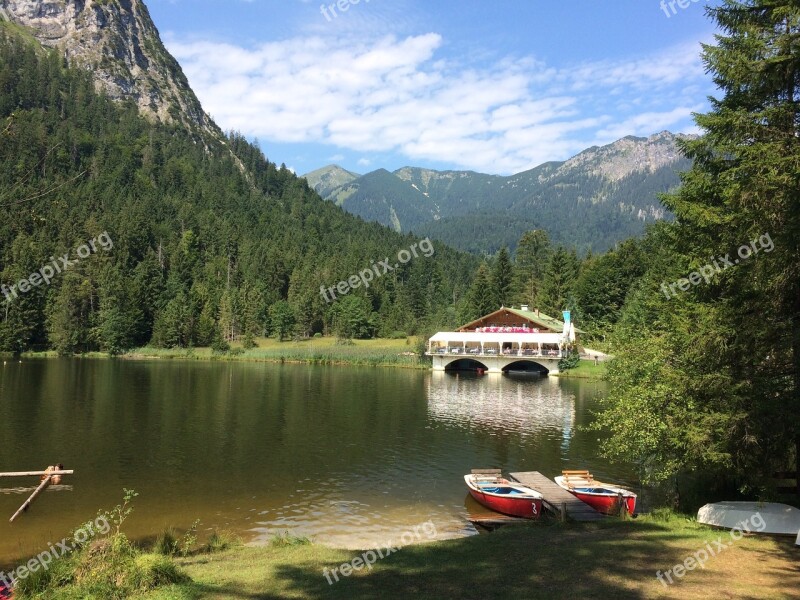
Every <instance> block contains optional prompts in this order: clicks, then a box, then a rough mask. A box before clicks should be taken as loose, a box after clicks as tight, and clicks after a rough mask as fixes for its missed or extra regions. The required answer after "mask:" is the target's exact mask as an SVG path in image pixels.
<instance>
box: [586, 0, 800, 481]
mask: <svg viewBox="0 0 800 600" xmlns="http://www.w3.org/2000/svg"><path fill="white" fill-rule="evenodd" d="M709 13H710V15H711V16H713V17H714V19H715V20H716V22H717V24H718V25H719V27H720V29H721V31H722V32H723V33H722V34H720V35H719V36H717V44H716V45H715V46H704V49H703V60H704V62H705V65H706V68H707V70H708V71H709V72H710V73H712V74H713V77H714V81H715V83H716V84H717V85H718V87H719V88H720V89H721V90H722V92H723V94H724V95H723V97H722V98H721V99H715V100H713V101H712V108H711V111H710V112H709V113H707V114H703V115H699V116H698V117H697V123H698V124H699V125H700V127H701V128H702V129H703V130H704V135H703V137H701V138H700V139H698V140H696V141H689V142H687V143H685V144H684V149H685V152H686V154H687V155H688V156H689V157H690V158H692V159H693V161H694V166H693V168H692V169H691V170H690V171H689V172H688V173H687V174H686V175H685V176H684V178H683V179H684V183H683V186H682V187H681V188H680V190H679V191H678V192H676V193H675V194H672V195H669V196H667V197H665V198H664V203H665V204H666V205H667V206H668V207H669V208H670V209H672V210H673V211H674V213H675V214H676V216H677V222H676V224H675V225H673V226H671V227H669V228H667V229H662V230H658V231H657V232H656V234H657V241H658V244H657V245H654V250H655V253H656V256H655V257H654V259H653V260H654V264H653V265H652V266H651V268H650V270H649V272H648V274H647V276H646V277H645V280H644V282H643V284H642V285H641V286H640V287H639V288H638V289H637V290H636V292H635V294H634V298H633V299H632V301H631V302H629V304H630V306H628V307H626V310H625V314H623V320H622V325H623V327H622V334H623V339H622V344H621V346H620V351H619V352H615V353H616V354H617V355H618V361H619V362H618V364H617V366H616V367H615V369H614V372H613V373H612V382H613V384H614V385H612V387H611V390H612V391H611V393H610V396H609V399H608V411H607V412H606V413H605V414H604V415H603V417H602V418H601V419H600V420H599V422H598V423H599V426H604V425H605V426H611V427H612V428H613V432H614V433H613V435H612V437H611V439H610V440H609V442H608V444H607V445H606V448H607V451H608V453H609V454H610V455H617V456H620V457H622V456H624V457H625V459H626V460H630V459H631V458H634V459H636V460H640V461H642V462H643V463H647V464H648V472H649V474H650V475H651V477H652V478H665V477H668V476H670V475H673V474H675V473H677V472H679V471H681V470H685V469H703V470H704V472H706V473H710V472H720V473H721V472H722V471H723V470H724V472H725V476H726V477H730V476H731V475H732V476H733V477H735V478H736V479H737V480H738V482H739V483H740V485H741V486H742V487H743V488H749V489H754V488H755V487H757V486H758V487H761V486H765V485H768V482H769V478H770V476H771V475H772V473H773V472H774V471H777V470H790V469H791V468H792V467H793V468H795V469H796V468H797V466H798V465H797V462H798V456H799V455H800V419H798V418H797V415H798V414H800V192H799V191H798V190H800V105H798V99H799V98H798V96H800V89H798V86H799V85H800V44H798V40H800V5H798V3H797V2H796V1H795V0H746V1H734V0H725V1H724V2H723V4H722V5H721V6H719V7H717V8H712V9H709ZM719 257H724V259H722V258H719ZM724 260H728V261H729V262H730V263H731V264H730V266H726V267H725V268H724V269H723V268H718V267H719V265H720V264H725V263H724ZM734 261H738V262H734ZM701 269H702V270H703V271H702V272H703V273H705V275H706V276H705V277H703V278H701V279H699V282H697V283H696V284H695V283H693V285H691V286H689V287H687V288H686V289H683V290H681V289H676V288H675V286H674V284H673V286H672V289H670V287H669V286H668V284H669V283H670V282H671V281H672V282H674V281H676V280H677V278H678V277H687V276H688V275H689V273H690V272H698V273H699V272H701ZM681 272H682V273H681ZM659 282H660V283H659ZM653 457H657V460H653Z"/></svg>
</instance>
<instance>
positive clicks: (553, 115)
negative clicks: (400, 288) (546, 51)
mask: <svg viewBox="0 0 800 600" xmlns="http://www.w3.org/2000/svg"><path fill="white" fill-rule="evenodd" d="M362 35H363V32H362ZM167 45H168V47H169V49H170V51H171V52H172V53H173V54H174V55H175V56H176V58H177V59H178V60H179V61H180V63H181V65H182V66H183V69H184V71H185V72H186V74H187V76H188V78H189V80H190V82H191V83H192V86H193V87H194V89H195V91H196V92H197V94H198V96H199V97H200V100H201V101H202V103H203V106H204V107H205V109H206V110H207V111H208V112H209V113H211V114H213V115H214V117H215V118H216V119H217V121H218V123H219V124H220V125H221V126H222V127H223V128H224V129H236V130H240V131H243V132H244V133H245V134H247V135H248V136H258V137H259V138H260V139H261V140H262V141H271V142H316V143H323V144H330V145H332V146H336V147H339V148H342V149H348V150H351V151H354V152H360V153H400V154H402V155H404V156H405V157H407V158H408V160H409V161H410V162H412V163H413V162H414V161H423V160H424V161H437V162H440V163H448V164H452V165H455V166H458V167H462V168H470V169H476V170H480V171H485V172H491V173H515V172H519V171H522V170H524V169H528V168H531V167H533V166H536V165H538V164H540V163H542V162H544V161H546V160H552V159H558V158H567V157H569V156H571V155H572V154H574V153H576V152H578V151H580V150H582V149H584V148H585V147H587V146H589V145H592V144H598V143H608V142H611V141H613V140H615V139H617V138H619V137H623V136H625V135H631V134H635V135H645V134H649V133H654V132H656V131H660V130H661V129H667V128H680V129H683V130H685V129H687V128H688V127H689V125H690V121H689V115H690V113H691V111H693V110H698V109H700V108H701V105H700V104H698V102H697V101H698V98H703V97H704V96H705V94H704V93H702V91H701V90H704V89H706V88H707V87H708V82H707V78H706V76H705V75H704V73H703V69H702V66H701V64H700V61H699V59H698V58H697V54H698V52H697V48H695V47H694V46H689V45H684V46H679V47H675V48H671V49H670V50H669V51H667V52H664V53H663V54H659V55H657V56H652V57H644V58H641V57H640V58H635V59H631V60H619V61H595V62H589V63H581V64H576V65H573V66H570V67H566V68H554V67H553V66H550V65H547V64H543V63H541V62H539V61H536V60H535V59H534V58H532V57H523V58H517V59H515V58H504V59H502V60H499V61H496V62H495V63H493V64H486V65H485V66H484V67H483V68H480V69H479V68H476V67H475V66H474V64H471V65H470V66H467V65H466V63H464V64H460V63H459V60H458V59H455V58H452V57H448V56H446V55H445V48H444V46H445V44H444V40H443V38H442V37H441V36H440V35H439V34H437V33H427V34H423V35H412V36H407V37H404V38H397V37H394V36H391V35H390V36H384V37H380V38H376V39H372V40H365V39H364V38H363V37H361V38H358V39H356V38H354V37H352V36H342V37H324V36H310V37H309V36H304V37H295V38H290V39H287V40H283V41H279V42H271V43H266V44H263V45H260V46H258V47H255V48H243V47H239V46H235V45H232V44H225V43H216V42H207V41H200V42H197V41H181V40H176V39H171V40H168V44H167ZM363 160H365V159H362V161H363ZM359 164H360V165H362V166H367V164H368V163H362V162H361V161H359Z"/></svg>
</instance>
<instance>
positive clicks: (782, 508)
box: [697, 501, 800, 545]
mask: <svg viewBox="0 0 800 600" xmlns="http://www.w3.org/2000/svg"><path fill="white" fill-rule="evenodd" d="M697 521H698V522H699V523H704V524H705V525H712V526H714V527H722V528H724V529H740V530H742V531H749V532H750V533H764V534H771V535H791V536H792V537H794V536H797V544H798V545H800V509H797V508H795V507H794V506H789V505H788V504H778V503H776V502H736V501H730V502H714V503H712V504H706V505H705V506H703V507H702V508H701V509H700V510H699V511H697Z"/></svg>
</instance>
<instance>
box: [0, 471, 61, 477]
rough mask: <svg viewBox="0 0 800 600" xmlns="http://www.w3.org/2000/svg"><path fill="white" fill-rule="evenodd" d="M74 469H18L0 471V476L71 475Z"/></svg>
mask: <svg viewBox="0 0 800 600" xmlns="http://www.w3.org/2000/svg"><path fill="white" fill-rule="evenodd" d="M73 473H75V471H49V472H48V471H18V472H16V473H0V477H33V476H35V475H72V474H73Z"/></svg>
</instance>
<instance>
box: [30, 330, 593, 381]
mask: <svg viewBox="0 0 800 600" xmlns="http://www.w3.org/2000/svg"><path fill="white" fill-rule="evenodd" d="M418 343H419V341H418V338H416V337H414V336H409V337H407V338H402V339H385V338H378V339H373V340H352V343H350V344H340V343H339V342H338V341H337V340H336V338H332V337H319V338H309V339H304V340H300V341H287V342H279V341H277V340H275V339H272V338H258V339H257V340H256V344H257V347H256V348H251V349H248V350H245V349H244V348H242V347H241V345H240V344H234V345H233V346H232V347H231V351H230V352H222V353H219V352H213V351H212V350H211V348H154V347H144V348H137V349H135V350H131V351H130V352H126V353H125V354H123V355H122V356H121V358H123V359H130V360H136V359H148V358H160V359H176V360H220V361H251V362H276V363H307V364H318V365H356V366H378V367H389V366H391V367H403V368H409V369H430V367H431V363H430V360H429V359H428V358H426V357H420V356H419V355H417V354H415V350H417V345H418ZM56 356H58V354H57V353H56V352H54V351H48V352H25V353H23V354H22V357H23V358H53V357H56ZM108 356H109V355H108V354H107V353H104V352H88V353H86V354H81V355H80V357H81V358H108ZM605 372H606V366H605V363H602V362H601V363H598V364H594V362H592V361H588V360H583V361H581V362H580V364H579V365H578V366H577V367H575V368H574V369H570V370H569V371H565V372H563V373H559V374H558V376H559V377H570V378H576V379H603V377H604V375H605Z"/></svg>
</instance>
